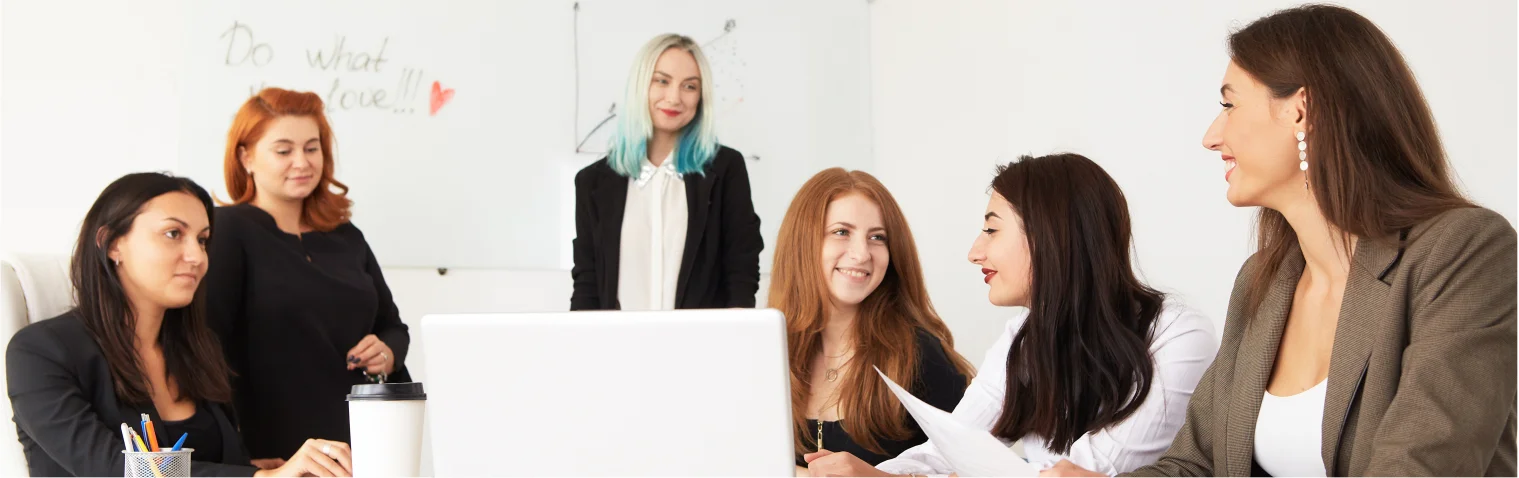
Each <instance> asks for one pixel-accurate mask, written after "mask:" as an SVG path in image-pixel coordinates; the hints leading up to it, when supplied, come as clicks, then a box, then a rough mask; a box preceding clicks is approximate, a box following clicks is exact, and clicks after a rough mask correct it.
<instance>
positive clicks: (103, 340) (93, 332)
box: [70, 173, 232, 405]
mask: <svg viewBox="0 0 1519 478" xmlns="http://www.w3.org/2000/svg"><path fill="white" fill-rule="evenodd" d="M175 192H183V193H188V194H190V195H192V196H195V198H196V199H199V200H200V202H201V203H203V204H204V205H205V206H206V218H207V219H210V220H212V221H215V217H216V215H215V214H213V213H212V207H214V206H213V204H212V203H211V195H210V194H208V193H206V190H205V189H202V188H201V187H200V186H199V185H197V184H195V182H194V181H191V180H189V179H185V178H176V177H171V176H168V175H165V174H159V173H136V174H128V175H126V176H123V177H121V179H117V180H116V181H115V182H112V183H111V184H110V185H109V186H106V188H105V190H104V191H101V193H100V197H99V198H97V199H95V204H94V205H93V206H90V212H89V213H87V214H85V216H84V225H83V226H81V227H80V228H79V242H78V243H77V244H76V245H75V247H74V257H73V261H72V263H71V265H70V268H71V271H70V272H71V273H70V276H71V278H72V280H73V283H74V294H75V301H76V303H77V304H79V305H78V308H76V309H75V313H76V314H77V315H78V316H79V318H80V320H82V321H84V326H85V329H87V330H89V332H90V336H91V337H92V338H94V339H95V343H96V344H99V345H100V351H101V353H103V354H104V355H105V358H106V363H107V364H109V366H110V369H111V380H112V382H113V383H114V386H115V390H116V396H117V398H119V399H121V400H122V401H124V402H126V403H131V404H137V405H141V404H150V403H153V399H152V396H151V395H150V394H149V392H148V390H149V389H150V385H149V383H148V376H147V374H146V373H144V372H143V368H142V361H141V360H139V359H138V355H137V346H136V340H135V339H136V336H137V335H136V334H137V332H136V331H137V318H136V316H135V315H133V314H132V308H131V302H130V301H129V300H128V298H127V293H126V290H125V289H124V288H122V285H121V278H120V277H118V276H117V275H116V270H115V267H114V266H113V265H112V261H111V258H110V257H109V256H108V255H107V251H109V250H110V248H111V244H114V243H115V242H116V240H117V239H119V238H121V237H122V236H124V235H126V234H127V233H129V232H131V230H132V221H133V220H135V219H136V218H137V215H138V214H140V213H141V212H142V207H143V205H144V204H146V203H147V202H148V201H150V200H152V199H153V198H156V197H158V196H162V195H164V194H169V193H175ZM214 233H215V229H214V227H213V234H214ZM205 298H206V288H205V287H201V288H198V289H197V290H196V291H195V297H194V299H191V300H190V304H189V305H186V306H184V307H181V308H178V309H170V310H166V311H164V317H163V326H162V327H160V328H159V331H158V342H159V346H161V347H163V354H164V368H165V369H166V372H167V374H168V376H170V377H173V378H174V381H175V384H177V385H178V386H179V392H178V393H179V396H177V397H174V398H175V399H176V400H180V399H184V398H190V399H194V400H209V401H212V402H217V403H230V402H231V400H232V386H231V383H230V382H229V379H228V377H229V376H230V375H231V373H232V372H231V369H230V368H229V367H228V366H227V363H226V361H225V360H224V359H223V358H222V352H221V344H220V342H219V341H217V339H216V335H215V334H213V333H212V332H211V328H210V326H209V325H207V324H206V313H205V303H206V300H205Z"/></svg>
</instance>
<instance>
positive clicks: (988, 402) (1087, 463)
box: [876, 300, 1218, 476]
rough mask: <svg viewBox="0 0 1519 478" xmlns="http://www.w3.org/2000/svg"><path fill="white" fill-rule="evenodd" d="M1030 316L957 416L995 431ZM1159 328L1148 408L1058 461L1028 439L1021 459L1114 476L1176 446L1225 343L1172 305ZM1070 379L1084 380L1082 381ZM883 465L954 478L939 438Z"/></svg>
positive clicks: (1013, 329) (975, 382)
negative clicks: (1018, 339) (1016, 345)
mask: <svg viewBox="0 0 1519 478" xmlns="http://www.w3.org/2000/svg"><path fill="white" fill-rule="evenodd" d="M1027 318H1028V311H1027V310H1026V309H1025V310H1024V311H1022V312H1021V313H1020V314H1019V315H1018V316H1017V317H1014V318H1013V319H1011V320H1008V321H1007V327H1006V330H1004V331H1003V333H1002V337H1001V338H999V339H997V342H996V343H995V344H992V348H991V349H990V350H987V351H986V359H985V360H983V361H982V362H981V367H980V368H979V369H978V370H977V372H976V378H974V379H972V380H971V383H970V387H969V388H967V389H966V390H965V396H964V397H963V398H961V399H960V403H959V405H956V406H955V411H954V413H953V415H954V417H955V418H957V419H959V420H960V421H961V422H962V423H965V424H966V425H970V426H973V427H977V428H980V429H982V430H986V431H991V430H992V427H993V426H995V425H996V423H997V419H998V418H999V417H1001V416H1002V399H1003V397H1005V396H1006V395H1007V354H1008V351H1009V349H1010V348H1011V347H1012V344H1013V337H1014V336H1015V335H1016V334H1017V333H1018V329H1020V328H1021V327H1023V321H1024V320H1025V319H1027ZM1153 327H1154V334H1153V336H1154V340H1153V342H1151V344H1150V355H1151V356H1152V357H1154V360H1155V379H1154V380H1153V381H1152V383H1151V385H1150V394H1149V395H1147V396H1146V397H1145V401H1144V403H1143V404H1141V405H1140V406H1139V408H1138V409H1137V410H1135V412H1134V414H1133V415H1129V418H1127V419H1125V420H1124V421H1122V422H1119V423H1118V424H1115V425H1113V426H1110V427H1108V428H1105V429H1102V430H1099V431H1097V432H1093V433H1088V434H1086V435H1082V436H1081V438H1079V439H1077V440H1076V442H1075V443H1074V444H1072V445H1071V451H1070V454H1068V455H1059V454H1056V453H1054V452H1052V451H1050V450H1049V449H1048V448H1045V445H1046V442H1045V441H1044V440H1042V439H1040V438H1039V437H1035V436H1026V437H1024V438H1023V453H1022V454H1023V456H1024V457H1026V458H1028V461H1029V462H1030V463H1032V464H1033V465H1034V466H1035V467H1037V468H1039V469H1045V468H1049V467H1051V466H1054V465H1055V464H1056V463H1059V462H1060V460H1062V459H1065V460H1070V461H1071V462H1072V463H1075V464H1076V465H1079V466H1081V467H1082V468H1086V469H1088V470H1092V471H1095V472H1098V473H1106V474H1108V475H1110V476H1111V475H1116V474H1119V473H1124V472H1129V471H1134V470H1135V469H1137V468H1139V467H1141V466H1145V465H1149V464H1151V463H1154V462H1155V460H1157V459H1159V458H1160V456H1161V454H1163V453H1165V451H1166V449H1167V448H1170V447H1171V440H1172V439H1173V438H1175V436H1176V432H1177V431H1178V430H1180V429H1181V425H1182V422H1184V421H1186V415H1187V402H1188V401H1190V400H1191V399H1192V391H1193V389H1195V388H1196V387H1197V382H1198V381H1199V380H1201V379H1202V376H1203V372H1205V371H1207V369H1208V366H1209V365H1210V364H1212V363H1213V355H1214V354H1215V353H1217V352H1218V339H1216V338H1215V337H1214V335H1213V321H1212V320H1209V319H1208V318H1207V317H1206V316H1203V315H1202V314H1201V313H1198V312H1196V311H1193V310H1191V309H1188V308H1186V307H1185V306H1183V305H1181V304H1179V303H1177V302H1174V301H1170V300H1168V301H1166V303H1165V305H1164V306H1163V309H1162V310H1161V312H1160V316H1159V317H1157V318H1156V320H1155V325H1154V326H1153ZM1071 379H1072V380H1080V377H1071ZM1005 442H1007V443H1008V444H1009V445H1010V446H1011V444H1012V442H1008V441H1005ZM876 467H877V468H879V469H881V470H882V471H885V472H887V473H893V474H899V475H906V474H922V475H934V474H939V475H943V474H950V473H954V472H955V470H954V469H951V468H950V465H949V462H947V461H945V460H944V456H943V455H941V454H940V453H939V450H938V449H937V448H935V447H934V443H933V440H929V441H928V442H925V443H923V444H921V445H918V446H915V447H912V448H909V449H908V450H907V451H904V452H902V454H901V455H898V456H897V457H896V458H893V459H891V460H887V461H884V462H881V464H880V465H877V466H876Z"/></svg>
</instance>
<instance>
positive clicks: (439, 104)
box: [428, 81, 454, 116]
mask: <svg viewBox="0 0 1519 478" xmlns="http://www.w3.org/2000/svg"><path fill="white" fill-rule="evenodd" d="M451 99H454V89H453V88H449V89H446V90H445V89H443V85H442V84H439V83H438V82H436V81H434V82H432V105H431V106H432V110H431V112H430V113H428V115H429V116H437V115H438V110H440V109H442V108H443V105H444V104H447V103H448V100H451Z"/></svg>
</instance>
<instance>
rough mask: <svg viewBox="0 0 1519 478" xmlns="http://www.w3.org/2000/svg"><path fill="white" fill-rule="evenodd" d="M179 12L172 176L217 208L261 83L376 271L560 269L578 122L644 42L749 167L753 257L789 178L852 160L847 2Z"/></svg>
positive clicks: (602, 2)
mask: <svg viewBox="0 0 1519 478" xmlns="http://www.w3.org/2000/svg"><path fill="white" fill-rule="evenodd" d="M181 5H183V7H182V8H184V9H185V10H184V15H183V16H182V17H181V19H180V22H181V23H182V24H181V25H178V26H175V27H174V28H176V29H178V30H181V31H183V32H184V34H183V39H182V41H183V45H184V48H183V50H184V57H183V65H182V66H181V68H179V69H178V70H179V71H181V76H182V77H183V78H182V81H181V82H180V88H179V90H178V93H179V98H178V99H179V102H178V104H179V105H180V112H179V113H180V114H179V118H180V124H179V131H180V148H179V149H180V158H179V164H178V168H177V171H178V172H179V173H181V174H186V175H189V176H190V177H192V178H194V179H195V180H197V181H198V182H200V183H202V184H203V185H205V186H207V187H208V188H210V189H212V190H213V192H214V194H216V195H217V196H218V197H220V198H223V199H226V198H227V194H226V192H225V185H224V184H223V180H222V177H223V176H222V174H223V172H222V157H223V155H224V151H225V147H226V145H225V141H226V133H227V128H228V127H229V125H230V123H231V119H232V116H233V114H234V113H235V112H236V109H237V108H238V106H240V105H241V103H242V102H243V101H245V100H246V99H247V98H248V96H249V95H250V94H251V92H253V91H256V89H257V88H259V87H262V86H279V87H283V88H290V89H296V90H306V91H314V92H316V93H317V94H319V95H321V96H322V98H323V100H324V101H325V102H326V103H327V105H328V108H329V113H328V119H329V121H330V122H331V124H332V127H333V131H334V136H335V137H336V140H337V142H336V144H337V147H336V150H335V152H334V155H335V156H336V158H335V161H336V165H337V166H336V167H337V170H336V173H337V178H338V180H340V181H342V182H344V183H346V184H347V185H348V186H350V187H351V188H352V191H351V193H350V197H351V198H352V199H353V200H354V202H355V206H354V223H355V224H356V225H358V226H359V227H360V228H361V229H363V230H364V232H365V235H366V237H367V238H368V240H369V242H370V244H371V246H372V247H373V248H374V250H375V252H376V254H377V256H378V258H379V259H380V261H381V263H382V264H384V265H386V266H422V267H456V268H458V267H465V268H511V269H548V268H559V267H564V266H565V265H566V260H567V257H568V256H569V251H568V249H569V247H570V239H571V238H573V235H574V234H573V220H574V218H573V214H572V211H573V200H574V198H573V183H572V177H573V174H574V172H575V171H576V170H578V169H579V168H580V167H581V166H583V165H585V164H588V163H589V162H591V161H594V160H596V159H599V158H600V157H601V156H602V155H603V154H604V151H605V148H604V145H605V141H606V136H605V134H606V133H607V132H609V131H610V128H603V129H602V130H601V131H597V130H596V128H595V126H596V124H597V123H598V122H601V121H604V120H605V118H606V117H607V115H608V113H609V112H611V111H614V109H613V107H612V105H613V104H614V103H617V102H619V101H620V100H621V98H620V95H621V92H622V90H623V85H624V82H625V79H626V75H627V72H628V69H629V67H630V65H631V62H632V61H633V56H634V54H635V53H636V52H637V49H638V48H639V47H640V46H642V45H643V43H644V42H645V41H647V40H648V39H649V38H651V37H653V36H654V35H656V34H659V33H664V32H676V33H682V34H686V35H689V36H692V37H693V38H696V39H697V40H698V41H700V42H702V43H704V44H706V45H707V46H708V48H710V49H711V53H709V59H711V60H712V61H711V62H712V66H713V68H714V70H715V75H714V76H716V83H715V84H714V86H715V87H716V88H717V92H716V95H717V97H718V98H717V99H716V101H715V102H714V103H713V104H716V105H718V113H719V118H718V119H719V121H720V123H719V141H721V142H722V143H723V144H726V145H729V146H731V147H734V148H736V149H738V150H740V151H742V152H744V153H745V155H746V156H747V157H749V162H748V165H749V169H750V176H751V181H752V182H753V186H754V200H755V204H756V209H757V211H758V212H759V214H760V217H761V220H762V223H763V232H764V233H765V234H764V235H765V238H766V244H767V246H770V245H773V244H774V237H775V232H776V230H777V229H778V226H779V223H780V220H781V217H782V215H783V214H784V212H785V208H786V206H787V204H788V203H789V201H790V199H791V196H792V194H793V193H794V192H795V191H796V189H797V187H799V186H800V184H801V183H802V182H803V181H805V180H806V178H807V177H810V176H811V174H813V173H815V172H816V171H817V170H819V169H822V168H823V167H827V166H834V165H839V166H846V167H853V168H860V167H864V166H865V165H867V164H868V163H869V161H870V159H869V158H870V151H869V148H870V110H869V101H870V89H869V87H868V85H869V74H870V71H869V31H868V24H869V18H868V10H867V8H868V6H867V4H866V2H864V1H848V2H820V3H813V2H808V1H804V0H783V1H774V2H746V1H740V0H722V1H680V0H663V1H655V0H633V1H619V0H599V1H587V0H582V1H580V2H576V1H573V0H555V1H531V2H498V1H491V0H476V1H456V2H445V3H431V2H429V3H423V2H410V1H401V0H379V1H363V2H360V1H330V2H309V1H297V0H276V1H264V2H230V3H229V2H184V3H182V4H181ZM434 82H436V89H437V91H435V84H434ZM450 90H451V93H450ZM439 93H443V95H440V94H439ZM450 94H451V97H448V98H446V100H447V101H446V102H443V103H441V105H440V106H441V107H439V108H437V109H436V110H434V109H433V107H434V106H435V105H436V104H437V103H439V102H438V101H437V100H436V99H435V98H436V97H439V96H447V95H450ZM615 111H619V112H620V111H621V105H618V106H617V107H616V109H615ZM608 126H610V124H608ZM769 256H770V254H769V251H768V247H767V251H766V254H764V255H763V256H762V259H761V262H762V264H765V265H768V263H769V259H768V257H769Z"/></svg>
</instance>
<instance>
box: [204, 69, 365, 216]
mask: <svg viewBox="0 0 1519 478" xmlns="http://www.w3.org/2000/svg"><path fill="white" fill-rule="evenodd" d="M324 111H325V106H323V105H322V98H321V97H319V96H317V95H316V93H311V92H300V91H290V90H284V89H280V88H264V89H263V91H260V92H258V94H257V95H254V96H253V97H252V98H248V101H246V102H244V103H243V106H242V107H241V108H238V110H237V117H235V118H233V120H232V129H230V130H228V131H227V157H226V162H225V164H224V165H223V169H224V170H225V171H224V174H225V176H226V180H227V194H229V195H231V196H232V203H233V204H246V203H249V202H252V201H253V198H255V197H257V196H258V189H257V186H255V185H254V184H253V175H250V174H248V170H246V169H243V163H242V161H241V160H240V159H239V158H238V156H239V155H238V153H239V151H241V150H243V149H245V148H247V149H252V148H253V145H254V144H257V143H258V140H259V139H262V138H263V137H264V130H265V129H267V128H268V126H269V122H270V121H271V120H274V119H276V118H281V117H285V116H303V117H308V118H311V119H312V120H315V121H316V126H317V129H318V131H319V132H320V134H321V140H322V178H321V179H320V180H318V181H317V186H316V189H315V190H313V191H311V194H310V195H309V196H306V200H305V201H304V202H303V203H302V207H301V221H302V222H304V223H305V224H306V225H307V226H310V227H311V228H312V229H315V230H318V231H324V232H325V231H331V230H333V229H336V228H337V227H338V226H339V225H341V224H343V223H345V222H348V220H349V218H351V217H352V212H351V211H350V209H351V208H352V207H353V201H352V200H350V199H348V186H347V185H345V184H343V183H341V182H338V180H337V179H335V178H333V177H332V171H333V170H334V169H336V163H335V158H334V157H333V155H332V142H333V138H332V127H331V126H329V125H328V124H327V115H326V114H324Z"/></svg>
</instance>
